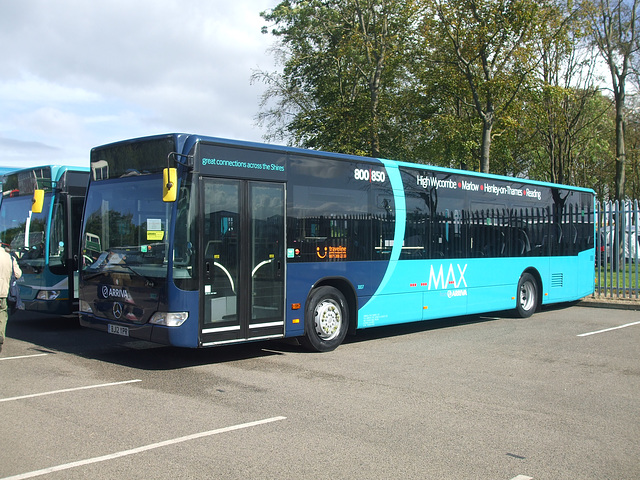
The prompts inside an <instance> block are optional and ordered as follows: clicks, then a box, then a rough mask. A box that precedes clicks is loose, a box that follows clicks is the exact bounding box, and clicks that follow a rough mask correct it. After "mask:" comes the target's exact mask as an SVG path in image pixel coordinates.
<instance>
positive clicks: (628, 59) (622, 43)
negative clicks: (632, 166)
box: [582, 0, 640, 201]
mask: <svg viewBox="0 0 640 480" xmlns="http://www.w3.org/2000/svg"><path fill="white" fill-rule="evenodd" d="M582 8H583V10H584V12H585V14H586V15H587V17H588V18H589V20H590V22H589V24H590V27H591V28H590V33H591V38H592V39H593V42H594V43H595V45H596V46H597V47H598V51H599V52H600V55H601V56H602V58H603V59H604V61H605V64H606V66H607V68H608V69H609V73H610V75H611V88H612V91H613V97H614V100H615V110H616V123H615V126H616V128H615V132H616V178H615V198H616V199H617V200H619V201H621V200H623V199H624V197H625V171H626V165H625V164H626V150H625V121H626V119H625V115H626V112H625V102H626V83H627V78H628V76H629V75H630V73H631V66H632V63H633V60H634V56H636V55H637V53H638V51H639V48H640V45H639V43H640V42H639V38H638V33H639V32H638V28H639V25H638V16H639V14H640V11H639V10H640V0H613V1H610V0H584V1H583V2H582Z"/></svg>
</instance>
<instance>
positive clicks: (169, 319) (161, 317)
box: [149, 312, 189, 327]
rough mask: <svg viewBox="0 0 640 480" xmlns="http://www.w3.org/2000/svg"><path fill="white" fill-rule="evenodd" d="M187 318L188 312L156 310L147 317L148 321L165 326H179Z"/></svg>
mask: <svg viewBox="0 0 640 480" xmlns="http://www.w3.org/2000/svg"><path fill="white" fill-rule="evenodd" d="M187 318H189V312H156V313H154V314H153V315H152V316H151V318H150V319H149V323H153V324H155V325H164V326H165V327H179V326H180V325H182V324H183V323H184V322H185V320H186V319H187Z"/></svg>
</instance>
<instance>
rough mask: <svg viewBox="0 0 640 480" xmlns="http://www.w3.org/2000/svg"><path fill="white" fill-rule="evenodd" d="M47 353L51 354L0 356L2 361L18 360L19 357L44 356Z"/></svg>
mask: <svg viewBox="0 0 640 480" xmlns="http://www.w3.org/2000/svg"><path fill="white" fill-rule="evenodd" d="M46 355H49V354H48V353H35V354H33V355H19V356H17V357H2V358H0V361H2V360H18V359H19V358H33V357H44V356H46Z"/></svg>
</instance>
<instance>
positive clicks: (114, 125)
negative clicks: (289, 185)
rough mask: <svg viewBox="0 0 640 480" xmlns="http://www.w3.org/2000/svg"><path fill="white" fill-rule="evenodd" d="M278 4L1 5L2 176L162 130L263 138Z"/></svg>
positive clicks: (28, 0) (244, 0)
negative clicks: (268, 20) (261, 114)
mask: <svg viewBox="0 0 640 480" xmlns="http://www.w3.org/2000/svg"><path fill="white" fill-rule="evenodd" d="M277 4H278V0H235V1H233V0H232V1H224V0H153V1H152V0H55V1H52V0H0V167H19V168H23V167H30V166H38V165H47V164H58V165H78V166H88V163H89V152H90V150H91V148H92V147H95V146H98V145H103V144H106V143H111V142H114V141H118V140H124V139H127V138H135V137H140V136H145V135H155V134H161V133H171V132H183V133H197V134H203V135H210V136H216V137H224V138H232V139H237V140H249V141H258V142H260V141H263V138H262V137H263V135H264V134H265V133H266V132H265V131H263V130H261V129H260V128H259V127H258V126H257V125H256V122H255V116H256V115H257V113H258V111H259V102H260V96H261V94H262V92H263V91H264V89H265V86H264V85H263V84H261V83H254V84H252V83H251V74H252V73H253V71H255V70H266V71H272V70H275V68H276V67H275V66H274V58H273V56H272V55H271V54H270V53H269V49H270V48H271V47H272V46H273V45H274V43H275V38H274V37H273V36H272V35H265V34H262V33H261V28H262V26H264V25H265V21H264V20H263V19H262V18H261V17H260V12H262V11H265V10H269V9H271V8H273V7H275V6H276V5H277Z"/></svg>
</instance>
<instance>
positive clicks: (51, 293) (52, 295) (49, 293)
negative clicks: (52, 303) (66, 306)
mask: <svg viewBox="0 0 640 480" xmlns="http://www.w3.org/2000/svg"><path fill="white" fill-rule="evenodd" d="M59 296H60V291H59V290H40V291H39V292H38V295H36V298H37V299H38V300H55V299H56V298H58V297H59Z"/></svg>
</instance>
